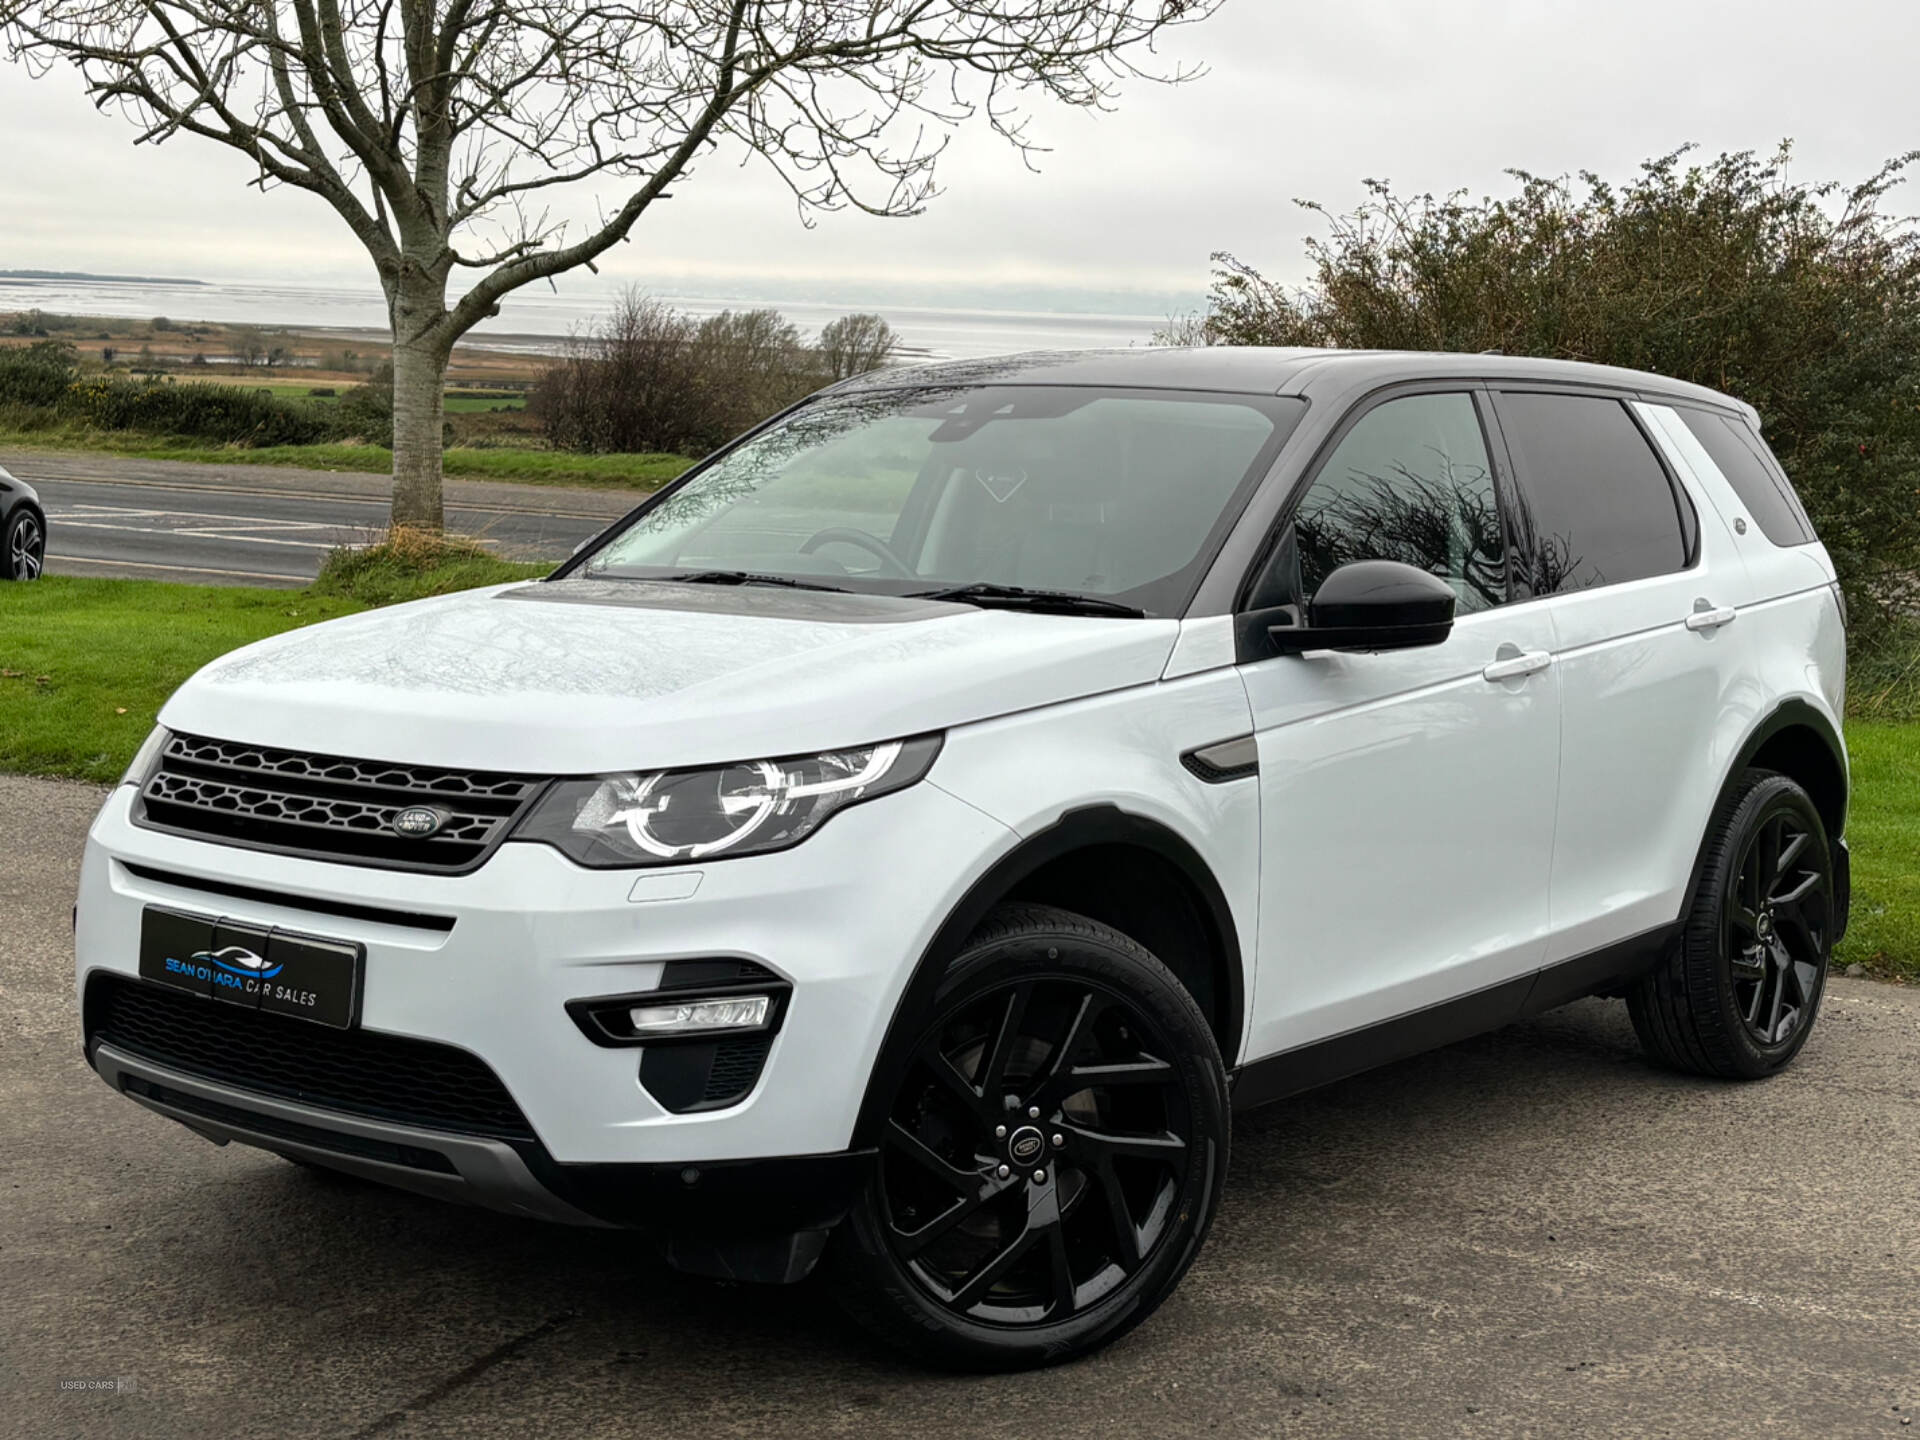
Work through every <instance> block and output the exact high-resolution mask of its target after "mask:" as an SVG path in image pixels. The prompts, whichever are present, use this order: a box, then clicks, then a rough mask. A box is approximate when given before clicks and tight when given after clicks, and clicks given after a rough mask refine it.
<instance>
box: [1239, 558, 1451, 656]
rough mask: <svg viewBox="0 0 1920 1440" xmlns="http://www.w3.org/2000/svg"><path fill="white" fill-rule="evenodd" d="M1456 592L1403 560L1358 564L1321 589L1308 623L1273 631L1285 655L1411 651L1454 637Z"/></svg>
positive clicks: (1329, 578) (1346, 567) (1330, 578)
mask: <svg viewBox="0 0 1920 1440" xmlns="http://www.w3.org/2000/svg"><path fill="white" fill-rule="evenodd" d="M1456 603H1457V601H1456V597H1455V596H1454V593H1453V587H1452V586H1451V585H1449V584H1447V582H1446V581H1444V580H1442V579H1440V578H1439V577H1438V576H1436V575H1433V574H1430V573H1428V572H1427V571H1425V570H1422V569H1419V568H1418V567H1416V566H1413V565H1406V564H1402V563H1401V562H1400V561H1398V560H1355V561H1353V562H1351V563H1350V564H1346V565H1342V566H1341V567H1340V568H1339V569H1338V570H1335V571H1334V572H1333V573H1332V574H1331V575H1329V576H1327V578H1326V579H1325V580H1323V581H1322V582H1321V584H1320V589H1319V590H1318V591H1317V592H1316V593H1315V595H1314V597H1313V599H1312V600H1311V601H1309V602H1308V604H1307V623H1306V624H1305V625H1302V626H1299V627H1297V628H1296V627H1289V626H1286V625H1276V626H1274V627H1273V629H1272V630H1271V631H1270V632H1268V633H1269V634H1270V635H1271V636H1272V637H1273V642H1274V644H1275V646H1276V647H1277V648H1278V649H1279V650H1280V651H1281V653H1283V654H1290V655H1297V654H1299V653H1300V652H1301V651H1303V650H1408V649H1412V648H1414V647H1415V646H1420V645H1438V644H1439V643H1440V642H1441V641H1443V640H1445V639H1446V638H1447V636H1448V635H1450V634H1452V633H1453V612H1454V606H1455V604H1456Z"/></svg>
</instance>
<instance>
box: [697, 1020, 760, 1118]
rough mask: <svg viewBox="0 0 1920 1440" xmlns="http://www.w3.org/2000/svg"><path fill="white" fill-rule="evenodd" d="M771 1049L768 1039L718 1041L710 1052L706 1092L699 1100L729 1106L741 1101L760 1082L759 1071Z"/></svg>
mask: <svg viewBox="0 0 1920 1440" xmlns="http://www.w3.org/2000/svg"><path fill="white" fill-rule="evenodd" d="M772 1048H773V1037H772V1036H771V1035H748V1036H746V1037H744V1038H742V1039H739V1040H724V1041H722V1042H721V1043H720V1044H719V1045H718V1046H716V1047H715V1048H714V1052H713V1069H711V1070H709V1071H708V1072H707V1088H706V1091H705V1093H704V1094H703V1095H702V1096H701V1097H700V1098H701V1100H702V1101H703V1102H705V1103H707V1104H731V1103H732V1102H733V1101H735V1100H739V1099H741V1098H743V1097H744V1096H745V1095H746V1093H747V1092H748V1091H749V1090H751V1089H753V1084H754V1081H756V1080H758V1079H759V1078H760V1069H761V1067H762V1066H763V1065H765V1064H766V1063H767V1051H769V1050H771V1049H772Z"/></svg>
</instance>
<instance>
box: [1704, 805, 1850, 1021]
mask: <svg viewBox="0 0 1920 1440" xmlns="http://www.w3.org/2000/svg"><path fill="white" fill-rule="evenodd" d="M1817 826H1818V822H1817V821H1813V822H1809V821H1808V820H1807V819H1806V818H1805V817H1804V816H1802V815H1801V814H1799V813H1798V811H1796V810H1795V809H1793V808H1792V807H1782V808H1780V809H1777V810H1775V811H1773V812H1772V813H1771V814H1769V815H1768V816H1767V817H1766V818H1765V819H1763V820H1762V821H1761V822H1760V824H1759V825H1758V826H1757V827H1756V828H1755V830H1754V832H1753V833H1752V834H1751V835H1749V836H1748V838H1747V843H1746V845H1745V847H1744V848H1743V850H1742V852H1741V856H1740V860H1739V863H1738V877H1739V878H1738V880H1737V881H1736V883H1735V884H1734V886H1733V888H1732V890H1731V892H1730V893H1729V894H1728V896H1727V907H1726V914H1727V928H1728V936H1727V948H1728V955H1729V970H1730V973H1731V976H1732V980H1733V990H1734V1008H1735V1009H1736V1010H1738V1011H1739V1012H1740V1020H1741V1023H1742V1024H1743V1025H1745V1026H1746V1029H1747V1034H1748V1035H1749V1036H1751V1037H1752V1039H1753V1041H1754V1043H1755V1044H1756V1045H1760V1046H1777V1045H1784V1044H1786V1043H1787V1042H1788V1041H1790V1040H1791V1039H1793V1037H1794V1036H1795V1035H1796V1034H1797V1033H1798V1032H1799V1031H1800V1029H1801V1027H1802V1026H1804V1025H1808V1024H1811V1023H1812V1021H1813V1015H1814V1010H1815V1008H1816V1007H1817V1006H1818V1005H1819V1003H1820V987H1821V982H1822V981H1823V980H1824V978H1825V976H1826V968H1827V952H1828V950H1829V949H1830V948H1831V947H1830V945H1829V944H1828V941H1827V917H1828V915H1829V913H1830V903H1831V899H1832V881H1831V877H1830V876H1829V875H1828V874H1827V873H1826V866H1825V865H1824V864H1823V863H1821V861H1822V860H1823V859H1824V856H1825V852H1826V846H1825V844H1824V843H1823V842H1821V841H1820V840H1819V839H1818V837H1817V836H1816V834H1815V833H1814V832H1815V830H1816V828H1817Z"/></svg>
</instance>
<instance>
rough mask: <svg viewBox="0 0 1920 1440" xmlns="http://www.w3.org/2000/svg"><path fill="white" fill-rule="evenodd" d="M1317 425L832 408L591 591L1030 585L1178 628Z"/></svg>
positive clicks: (790, 421)
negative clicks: (704, 584) (773, 583)
mask: <svg viewBox="0 0 1920 1440" xmlns="http://www.w3.org/2000/svg"><path fill="white" fill-rule="evenodd" d="M1304 408H1305V407H1304V404H1303V402H1301V401H1299V400H1290V399H1273V398H1269V397H1263V396H1245V395H1213V394H1200V393H1190V392H1185V391H1133V390H1130V391H1118V390H1101V389H1093V388H1084V387H1067V386H1056V387H1047V386H1002V387H970V388H948V389H940V390H925V389H921V390H891V391H882V392H877V393H867V394H862V395H856V396H848V397H844V398H832V397H829V398H828V399H825V400H822V401H819V402H816V403H814V404H812V405H809V406H807V407H806V408H804V409H802V410H799V411H797V412H795V413H794V414H793V415H791V416H789V417H787V418H786V419H785V420H782V421H780V422H779V423H777V424H776V425H774V426H773V427H772V428H770V429H768V430H766V431H764V432H763V433H761V434H759V435H756V436H754V437H753V438H752V439H749V440H747V441H745V442H744V443H743V444H740V445H738V446H736V447H735V448H734V449H732V450H731V451H729V452H727V453H726V454H724V455H722V456H721V457H720V458H719V459H718V460H716V461H714V462H713V463H712V464H710V465H708V466H707V467H706V468H705V469H703V470H701V471H700V472H699V473H697V474H696V475H694V476H693V477H691V478H690V479H688V480H687V481H685V482H684V483H682V484H680V485H679V486H677V487H675V488H674V489H673V490H672V491H671V492H669V493H668V494H667V495H665V496H663V497H662V498H661V500H660V501H659V502H658V503H657V504H655V505H653V506H651V507H649V508H648V509H647V510H645V511H643V512H642V513H641V514H640V515H639V516H638V517H637V518H636V519H635V520H634V521H633V523H632V524H630V525H629V526H628V527H627V529H625V530H624V531H622V532H621V533H620V534H618V535H616V536H615V537H614V538H613V539H612V540H611V541H609V542H608V543H607V544H605V545H604V546H602V547H601V548H600V549H599V550H598V551H596V552H595V553H594V554H593V555H592V556H591V557H590V558H589V559H588V560H587V562H586V564H585V565H584V567H583V568H582V571H581V572H579V573H584V574H588V575H593V576H599V577H603V578H619V577H631V578H635V579H645V578H654V579H659V578H666V577H673V576H685V575H696V574H701V573H704V572H713V571H723V572H743V573H745V574H749V575H753V576H756V577H779V578H786V579H792V580H797V581H800V582H802V583H806V584H814V585H821V586H828V587H832V588H835V589H845V590H857V591H862V592H865V593H870V594H873V593H878V594H896V595H905V594H915V593H924V592H928V591H934V590H940V589H948V588H956V587H961V586H968V585H997V586H1018V587H1020V588H1022V589H1031V590H1045V591H1056V592H1064V593H1067V594H1072V595H1080V596H1088V597H1095V598H1098V599H1106V600H1112V601H1118V602H1121V603H1124V604H1126V605H1129V606H1133V607H1135V608H1137V609H1140V610H1144V611H1145V612H1147V613H1148V614H1154V615H1170V614H1178V613H1179V612H1180V611H1181V610H1182V609H1183V608H1184V607H1185V605H1186V603H1187V601H1188V600H1189V599H1190V598H1191V596H1192V593H1193V591H1194V589H1195V588H1196V587H1197V585H1198V584H1199V580H1200V575H1201V571H1202V570H1203V569H1204V568H1205V566H1206V564H1207V563H1208V562H1209V561H1210V560H1211V559H1212V556H1213V554H1214V552H1215V551H1216V550H1217V549H1218V547H1219V544H1220V542H1221V541H1222V539H1223V538H1224V536H1225V534H1226V530H1227V528H1228V527H1229V526H1230V525H1231V524H1232V522H1233V520H1234V519H1235V518H1236V517H1237V516H1238V514H1239V511H1240V508H1241V507H1242V506H1243V505H1244V504H1245V502H1246V499H1247V496H1248V493H1249V492H1250V490H1251V489H1252V486H1253V485H1254V483H1255V482H1256V481H1257V480H1258V478H1259V476H1260V475H1261V474H1262V473H1264V472H1265V470H1266V468H1267V466H1268V464H1269V463H1270V462H1271V459H1272V457H1273V455H1274V453H1275V452H1276V451H1277V450H1278V449H1279V446H1280V444H1281V443H1282V442H1283V441H1284V440H1285V438H1286V436H1287V434H1288V433H1289V432H1290V431H1291V430H1292V428H1293V426H1294V424H1295V423H1296V422H1297V421H1298V419H1299V415H1300V412H1301V411H1302V410H1303V409H1304Z"/></svg>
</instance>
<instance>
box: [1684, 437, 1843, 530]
mask: <svg viewBox="0 0 1920 1440" xmlns="http://www.w3.org/2000/svg"><path fill="white" fill-rule="evenodd" d="M1674 410H1675V412H1676V413H1677V414H1678V415H1679V416H1680V418H1681V419H1682V420H1684V421H1686V422H1687V429H1689V430H1691V431H1692V432H1693V438H1694V439H1696V440H1698V441H1699V442H1700V447H1701V449H1703V450H1705V451H1706V452H1707V454H1709V455H1711V456H1712V457H1713V463H1714V464H1715V465H1717V466H1718V467H1719V469H1720V473H1721V474H1722V475H1724V476H1726V477H1727V483H1728V484H1729V485H1731V486H1733V493H1734V494H1736V495H1738V496H1739V497H1740V503H1741V504H1742V505H1744V506H1746V507H1747V513H1748V514H1749V515H1751V516H1753V519H1754V523H1755V524H1756V525H1758V526H1759V527H1760V530H1761V533H1762V534H1764V535H1765V536H1766V537H1767V539H1769V540H1771V541H1772V542H1773V543H1774V544H1776V545H1806V544H1809V543H1811V542H1812V540H1813V538H1814V535H1813V526H1812V525H1810V524H1808V523H1807V517H1806V515H1805V513H1804V512H1803V511H1802V510H1801V509H1800V503H1799V501H1798V500H1797V499H1796V498H1795V497H1794V495H1793V492H1792V491H1791V490H1790V489H1789V488H1788V487H1787V479H1786V476H1785V475H1784V474H1781V475H1778V476H1776V475H1775V474H1774V472H1773V470H1772V469H1771V468H1770V467H1769V466H1768V464H1767V462H1766V461H1765V460H1764V459H1762V458H1761V456H1760V451H1759V448H1758V447H1759V446H1760V445H1761V444H1762V441H1761V440H1760V437H1759V436H1757V435H1755V434H1754V433H1753V432H1752V431H1750V430H1749V429H1748V428H1747V427H1746V425H1745V424H1744V423H1742V422H1741V421H1739V420H1735V419H1734V418H1733V417H1731V416H1728V415H1719V414H1716V413H1714V412H1713V411H1711V410H1690V409H1688V408H1687V407H1686V406H1684V405H1676V406H1674Z"/></svg>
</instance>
